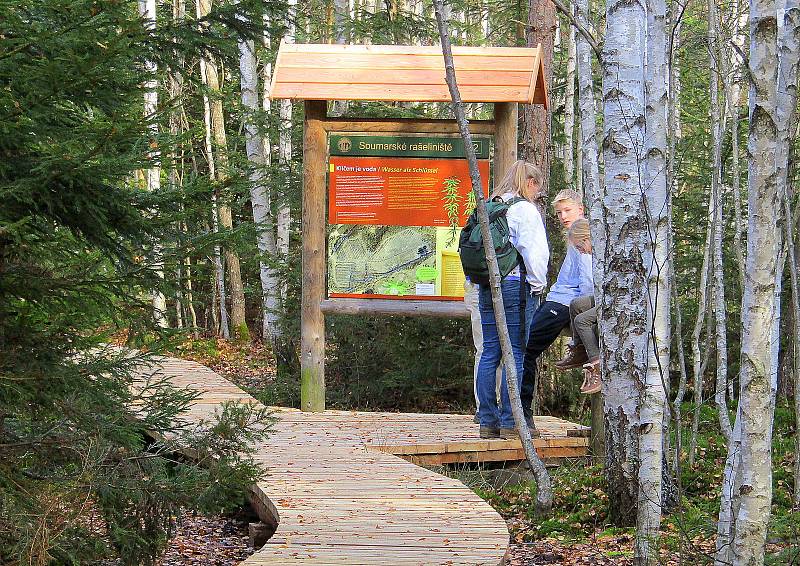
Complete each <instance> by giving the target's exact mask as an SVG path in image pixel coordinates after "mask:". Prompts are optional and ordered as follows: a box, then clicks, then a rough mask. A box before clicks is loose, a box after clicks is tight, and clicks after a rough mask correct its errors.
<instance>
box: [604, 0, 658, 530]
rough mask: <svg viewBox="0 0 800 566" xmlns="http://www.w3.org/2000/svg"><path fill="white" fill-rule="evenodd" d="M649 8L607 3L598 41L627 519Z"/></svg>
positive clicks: (618, 0)
mask: <svg viewBox="0 0 800 566" xmlns="http://www.w3.org/2000/svg"><path fill="white" fill-rule="evenodd" d="M646 23H647V18H646V10H645V6H644V5H643V4H642V2H641V1H640V0H634V1H630V0H612V1H610V2H608V4H607V7H606V28H607V31H606V37H605V42H604V44H603V63H604V69H603V101H604V109H603V116H604V120H603V130H604V131H603V135H604V140H603V156H604V163H605V195H604V197H603V221H604V224H605V226H606V236H607V238H606V241H605V242H604V244H605V245H604V249H603V248H601V249H599V250H598V253H600V254H602V255H603V256H604V261H605V270H604V273H603V277H602V294H601V296H600V297H599V299H600V301H599V302H600V304H601V307H600V318H599V330H600V335H601V336H603V340H604V341H605V348H604V349H603V350H602V353H601V360H602V361H601V364H602V367H603V370H604V371H603V373H604V379H603V395H604V396H605V399H604V413H605V423H606V475H607V480H608V486H609V516H610V519H611V521H612V522H614V523H615V524H626V523H630V522H631V521H632V519H633V515H632V514H631V510H632V509H634V508H635V507H636V503H637V498H638V486H637V481H636V480H637V477H638V464H639V462H638V450H637V449H638V444H639V432H638V431H639V410H638V408H639V387H640V386H641V384H642V383H643V382H644V380H645V377H646V371H647V370H646V368H647V358H646V351H647V337H648V328H647V300H646V293H645V292H643V291H644V290H645V289H646V288H647V272H646V266H645V257H644V256H645V253H646V248H647V241H648V229H647V223H646V221H645V220H644V219H643V217H642V215H641V214H640V211H641V210H642V209H643V208H644V204H645V203H644V202H643V201H644V194H643V184H642V182H643V179H642V178H640V174H639V170H640V168H639V165H640V163H641V161H642V159H643V157H644V156H643V155H640V154H639V153H638V152H639V151H640V150H641V148H642V147H643V146H644V131H643V129H644V128H643V126H644V123H645V93H644V82H643V78H644V53H645V48H646V45H645V30H646Z"/></svg>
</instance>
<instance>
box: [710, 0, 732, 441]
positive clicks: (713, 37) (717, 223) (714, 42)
mask: <svg viewBox="0 0 800 566" xmlns="http://www.w3.org/2000/svg"><path fill="white" fill-rule="evenodd" d="M707 5H708V35H707V37H708V60H709V75H710V94H711V105H710V108H711V140H712V146H713V147H712V153H713V161H712V164H711V197H710V199H709V204H708V206H709V207H710V208H711V210H712V211H713V212H712V216H713V226H714V229H713V243H714V245H713V254H712V265H713V288H714V293H713V297H714V319H715V321H716V327H715V331H714V334H715V337H716V350H717V378H716V381H715V387H714V403H715V404H716V406H717V415H718V420H719V426H720V430H721V431H722V434H723V435H724V436H725V439H726V440H728V441H729V440H730V438H731V423H730V417H729V416H728V408H727V405H726V403H725V392H726V386H727V375H728V341H727V334H726V320H725V319H726V318H727V317H726V308H725V282H724V280H723V273H722V231H723V228H724V226H723V223H722V193H721V191H720V176H721V175H722V133H723V131H724V129H723V126H722V119H721V117H720V102H719V80H720V78H719V64H718V60H719V58H720V52H721V50H720V49H719V41H718V37H717V36H718V34H719V24H718V16H717V3H716V0H708V3H707Z"/></svg>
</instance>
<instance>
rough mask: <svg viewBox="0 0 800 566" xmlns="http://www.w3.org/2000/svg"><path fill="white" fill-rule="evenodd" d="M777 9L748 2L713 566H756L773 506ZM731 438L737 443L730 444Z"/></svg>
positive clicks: (765, 2) (762, 1)
mask: <svg viewBox="0 0 800 566" xmlns="http://www.w3.org/2000/svg"><path fill="white" fill-rule="evenodd" d="M777 43H778V42H777V5H776V2H775V1H774V0H751V2H750V58H749V71H750V73H749V74H750V133H749V137H748V182H749V190H748V238H747V260H746V267H745V288H744V297H743V301H742V356H741V373H740V378H739V380H740V383H739V387H740V393H739V408H738V414H737V422H736V428H738V429H739V430H738V431H737V432H740V436H739V438H738V439H737V435H735V434H734V436H733V440H732V441H731V442H730V443H729V448H728V458H729V459H732V458H733V457H735V454H736V451H737V448H738V453H739V454H741V456H740V459H739V462H738V464H739V465H738V466H735V467H732V469H728V468H727V467H726V470H725V478H724V483H725V486H726V487H728V486H730V487H732V489H730V492H729V493H730V494H731V495H732V497H731V499H732V501H731V502H730V506H731V508H732V509H731V515H730V516H731V518H732V520H730V521H728V517H725V516H723V511H725V505H726V501H725V497H726V490H725V489H723V498H722V500H721V504H722V505H721V509H720V520H719V521H718V524H719V530H723V529H726V528H727V529H728V532H727V533H720V535H721V536H719V537H718V541H717V548H718V553H717V556H716V560H717V563H722V562H723V561H725V562H727V563H732V564H734V566H739V565H751V564H762V563H763V561H764V546H765V544H766V536H767V521H768V519H769V514H770V504H771V502H772V451H771V446H770V441H771V436H772V434H771V433H772V418H773V413H774V402H773V393H772V390H773V386H772V380H773V378H774V375H775V371H774V370H775V368H774V367H773V365H774V363H775V360H774V353H775V347H776V346H777V344H775V341H776V338H777V336H776V333H775V327H774V324H775V321H776V319H777V318H778V316H779V315H778V313H779V311H778V309H779V301H776V297H775V290H776V278H777V275H778V274H777V268H778V255H779V251H780V245H779V241H780V230H779V228H778V219H779V217H780V199H779V195H778V183H777V181H776V178H777V177H778V174H777V173H778V163H777V160H776V152H777V151H778V150H780V149H781V144H780V141H779V136H780V133H779V132H780V131H781V125H780V124H781V120H780V118H779V113H778V105H777V98H776V96H777V92H776V91H777V82H778V45H777ZM737 440H739V442H738V444H739V446H738V447H737V446H736V445H737V442H736V441H737Z"/></svg>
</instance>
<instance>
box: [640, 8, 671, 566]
mask: <svg viewBox="0 0 800 566" xmlns="http://www.w3.org/2000/svg"><path fill="white" fill-rule="evenodd" d="M646 8H647V36H646V41H647V51H646V56H647V63H646V68H645V95H646V101H647V103H646V109H645V118H646V137H645V146H644V151H645V160H644V174H645V178H644V184H643V186H644V188H645V194H646V197H645V205H646V209H645V210H646V217H647V222H648V225H649V234H650V236H649V238H648V240H649V241H648V242H647V250H646V254H645V257H644V261H645V264H646V266H647V303H648V305H647V307H648V308H647V315H648V332H649V340H648V344H647V372H646V373H645V375H644V380H643V382H642V385H641V389H640V390H641V392H642V393H641V401H640V409H639V500H638V506H637V516H636V541H635V545H634V564H636V565H637V566H651V565H655V564H657V563H658V556H659V554H658V551H659V544H658V539H659V528H660V526H661V505H662V489H663V485H662V480H663V478H664V465H663V462H664V458H665V454H664V422H665V418H664V413H665V407H666V404H667V391H666V389H667V384H668V383H669V353H670V330H671V328H670V312H669V303H670V280H669V275H670V273H669V256H670V249H669V244H670V241H671V240H670V232H669V229H670V215H671V212H672V201H671V198H670V191H669V186H668V185H667V82H668V67H667V32H666V18H667V7H666V3H665V1H664V0H647V4H646Z"/></svg>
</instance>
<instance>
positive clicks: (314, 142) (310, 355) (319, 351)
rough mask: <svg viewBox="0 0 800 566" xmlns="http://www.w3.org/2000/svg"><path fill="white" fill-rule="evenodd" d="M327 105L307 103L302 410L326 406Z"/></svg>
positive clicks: (301, 324)
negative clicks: (325, 125)
mask: <svg viewBox="0 0 800 566" xmlns="http://www.w3.org/2000/svg"><path fill="white" fill-rule="evenodd" d="M326 113H327V103H326V102H325V101H320V100H307V101H306V102H305V120H304V122H303V276H302V277H303V279H302V281H303V290H302V299H301V306H300V308H301V314H300V317H301V320H300V408H301V409H302V410H304V411H324V410H325V317H324V315H323V314H322V308H321V303H322V300H323V299H324V298H325V237H326V235H325V154H326V147H325V144H326V143H327V141H326V135H325V127H324V125H323V121H324V120H325V118H326Z"/></svg>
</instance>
